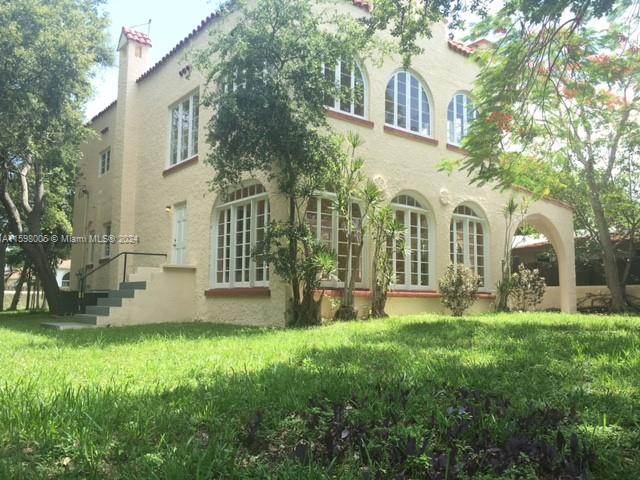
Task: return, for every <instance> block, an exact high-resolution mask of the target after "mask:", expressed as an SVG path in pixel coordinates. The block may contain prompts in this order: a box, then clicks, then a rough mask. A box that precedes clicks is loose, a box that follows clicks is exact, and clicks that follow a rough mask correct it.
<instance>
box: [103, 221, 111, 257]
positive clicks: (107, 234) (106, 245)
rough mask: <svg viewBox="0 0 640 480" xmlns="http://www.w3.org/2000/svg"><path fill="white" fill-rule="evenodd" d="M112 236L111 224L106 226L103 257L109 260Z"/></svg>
mask: <svg viewBox="0 0 640 480" xmlns="http://www.w3.org/2000/svg"><path fill="white" fill-rule="evenodd" d="M110 236H111V222H109V223H105V224H104V238H103V240H104V251H103V257H104V258H107V257H110V256H111V242H110V241H109V237H110Z"/></svg>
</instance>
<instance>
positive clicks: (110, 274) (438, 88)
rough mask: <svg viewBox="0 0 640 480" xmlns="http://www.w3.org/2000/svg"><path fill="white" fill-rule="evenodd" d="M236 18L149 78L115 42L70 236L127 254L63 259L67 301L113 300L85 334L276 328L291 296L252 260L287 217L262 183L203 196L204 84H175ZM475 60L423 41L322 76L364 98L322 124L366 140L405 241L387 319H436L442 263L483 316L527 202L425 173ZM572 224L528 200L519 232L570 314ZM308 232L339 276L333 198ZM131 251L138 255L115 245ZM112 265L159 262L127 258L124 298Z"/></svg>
mask: <svg viewBox="0 0 640 480" xmlns="http://www.w3.org/2000/svg"><path fill="white" fill-rule="evenodd" d="M340 8H344V9H345V10H349V11H350V12H351V13H352V14H353V15H367V14H368V12H367V9H366V8H363V7H362V5H361V4H358V5H356V4H354V5H351V4H349V3H348V2H345V3H344V4H343V5H342V6H341V7H340ZM233 15H237V14H236V13H234V14H228V15H227V16H226V17H225V16H217V15H212V16H210V17H208V18H207V19H205V20H204V21H203V22H202V23H201V24H200V25H199V26H198V27H197V28H196V29H195V30H193V32H191V33H190V34H189V35H188V36H187V37H186V38H185V39H184V40H182V41H181V42H180V43H179V44H178V45H176V46H175V47H174V48H173V50H171V51H170V52H169V53H167V54H166V55H165V56H164V57H163V58H162V59H161V60H160V61H159V62H157V63H156V64H155V65H150V64H149V62H148V59H149V51H150V49H151V41H150V39H149V38H148V37H147V36H146V35H144V34H142V33H140V32H136V31H132V30H129V29H126V28H125V29H123V30H122V35H121V38H120V42H119V45H118V52H119V80H118V97H117V101H115V102H114V103H113V104H111V105H110V106H109V107H107V108H106V109H105V110H104V111H102V112H101V113H99V114H98V115H96V116H95V117H94V118H93V119H92V120H91V121H90V126H91V128H92V129H94V130H95V132H96V138H94V139H92V140H91V141H89V142H88V143H87V144H86V145H84V147H83V153H84V156H83V159H82V161H81V164H80V171H81V175H80V178H79V180H78V188H77V192H78V193H77V198H76V200H75V212H74V218H73V223H74V233H75V235H78V236H82V235H85V236H88V235H105V234H106V235H108V234H111V235H116V238H118V239H119V240H121V241H123V242H125V243H86V244H80V243H79V244H76V245H74V247H73V251H72V275H71V279H72V288H78V278H79V277H78V275H77V274H78V273H80V274H83V273H86V272H89V271H91V270H94V269H96V268H97V267H99V266H101V265H104V266H103V268H100V269H99V270H98V271H97V272H95V273H93V274H91V275H89V276H88V277H87V280H86V283H87V288H88V289H89V290H94V291H100V290H102V291H111V294H110V295H109V297H108V298H103V299H100V300H99V303H98V305H97V306H94V307H89V309H88V310H87V314H88V315H87V316H85V317H84V320H85V321H88V322H94V323H96V324H98V325H121V324H131V323H148V322H164V321H188V320H203V321H211V322H230V323H242V324H259V325H283V324H284V321H285V306H286V303H287V298H288V297H289V295H290V292H289V286H288V285H287V284H286V283H284V282H283V281H281V280H280V279H279V278H277V277H276V276H275V275H273V274H272V275H269V271H268V268H267V266H266V265H263V264H260V263H257V262H256V261H254V260H253V259H252V258H251V255H250V251H251V246H252V245H254V244H255V243H256V240H257V239H258V238H259V237H260V236H261V235H262V234H263V233H264V229H265V228H266V227H267V225H268V222H269V219H270V218H271V219H273V218H279V216H282V215H283V214H284V212H285V210H286V209H285V205H284V204H283V201H282V199H281V197H280V196H279V195H277V192H275V190H274V187H273V186H272V185H269V184H267V183H264V182H261V181H260V180H259V179H249V178H248V179H247V180H246V182H245V183H244V184H243V185H239V186H238V188H237V190H235V191H233V192H226V194H225V195H218V194H217V193H216V192H212V191H210V189H209V185H208V180H210V179H211V178H212V177H213V171H212V168H211V167H210V166H209V165H207V164H206V163H205V162H204V158H205V157H206V155H207V152H208V149H209V146H208V145H207V144H206V143H205V140H204V139H205V126H206V124H207V121H208V119H209V118H210V115H211V112H207V111H206V110H205V109H203V108H199V93H200V92H201V91H202V89H203V87H204V85H203V82H204V79H203V78H202V76H201V75H199V74H198V72H195V71H194V72H191V74H190V75H186V73H187V72H188V71H189V70H190V67H189V66H188V65H187V64H186V63H185V61H184V58H185V57H184V55H183V53H185V52H186V51H188V50H189V49H193V48H200V47H204V46H205V45H206V43H207V41H208V31H209V30H210V29H216V28H225V25H228V22H230V21H232V20H230V18H229V17H232V16H233ZM474 47H476V46H474V45H471V46H464V45H462V44H460V43H458V42H454V41H452V40H449V39H448V37H447V33H446V31H445V26H444V25H440V26H438V25H436V26H435V27H434V32H433V36H432V38H430V39H426V40H424V53H423V54H421V55H419V56H417V57H415V58H414V59H413V62H412V66H411V69H410V70H404V69H403V68H402V63H401V61H400V59H399V58H387V59H386V60H385V62H384V64H382V65H375V66H374V65H372V64H368V63H367V62H362V63H361V64H359V65H355V66H352V67H347V66H345V65H338V66H336V67H335V69H334V71H333V73H334V74H335V78H336V81H338V82H347V85H350V86H351V88H354V87H355V86H360V85H361V86H362V87H363V88H362V92H363V94H362V95H354V98H353V100H352V101H351V103H348V104H344V103H340V101H339V100H338V99H336V100H335V101H329V102H328V103H329V104H328V105H327V116H328V117H329V121H330V124H331V126H332V127H333V128H334V129H335V130H336V131H340V132H347V131H355V132H357V133H358V134H359V135H360V136H361V137H362V138H363V139H364V145H363V146H362V147H361V148H360V150H359V154H360V155H361V156H363V157H364V158H365V159H366V163H365V170H366V172H367V174H368V175H369V176H370V177H371V178H373V179H374V180H375V181H376V182H377V183H378V184H379V185H380V186H382V188H383V189H384V191H385V192H386V194H387V196H388V198H389V200H390V201H391V202H392V204H393V207H394V209H395V210H396V212H397V213H396V215H397V218H398V220H399V221H401V222H402V223H403V225H405V227H406V238H407V239H408V241H407V242H406V243H407V246H408V247H407V248H406V249H402V250H400V249H398V250H397V251H395V252H394V257H393V264H394V267H395V272H396V275H395V283H394V284H393V285H392V291H391V292H390V295H389V302H388V304H387V311H388V312H389V313H390V314H404V313H416V312H425V311H443V307H442V306H441V303H440V300H439V295H438V293H437V282H438V278H439V277H440V276H441V275H442V274H443V273H444V271H445V269H446V268H447V265H448V264H449V263H450V262H459V263H464V264H466V265H468V266H470V267H471V268H472V269H473V270H475V271H476V272H477V274H478V275H479V276H480V277H481V278H482V288H481V291H482V294H481V295H480V299H479V300H478V302H477V303H476V305H475V306H474V308H475V309H477V310H489V309H490V308H491V306H492V302H493V299H494V290H495V285H496V282H497V281H498V279H499V276H500V271H501V261H502V258H503V252H504V246H505V241H506V242H510V241H511V240H510V239H508V238H505V222H504V217H503V214H502V210H503V207H504V205H505V204H506V202H507V201H508V199H509V198H510V196H512V195H517V196H522V195H523V194H524V195H526V193H523V192H522V191H520V190H518V191H516V190H514V191H512V192H499V191H496V190H493V189H491V188H490V187H489V186H486V187H481V188H480V187H477V186H470V185H469V182H468V178H467V177H466V175H465V174H463V173H455V174H453V175H447V174H445V173H441V172H438V171H437V165H438V163H439V162H440V161H441V160H442V159H445V158H452V157H454V156H458V155H461V154H462V153H463V152H462V151H461V149H460V147H459V145H460V141H461V138H462V136H463V135H464V133H465V130H466V129H467V128H468V126H469V124H470V122H472V121H473V103H472V100H471V97H470V94H469V92H470V90H471V87H472V84H473V81H474V78H475V76H476V74H477V66H476V65H475V64H474V63H473V61H471V59H470V58H469V56H470V54H471V52H472V49H473V48H474ZM358 91H360V89H358ZM572 217H573V214H572V211H571V209H569V208H568V207H567V206H565V205H564V204H562V203H560V202H557V201H554V200H541V201H536V202H534V203H532V204H531V205H530V207H529V209H528V214H527V218H526V221H527V222H529V223H531V224H532V225H534V226H535V227H536V228H538V229H539V230H540V231H541V232H543V233H545V235H546V236H547V238H549V239H550V241H551V242H552V244H553V246H554V248H555V249H556V253H557V256H558V260H559V278H560V286H561V288H560V290H561V292H560V300H559V305H557V306H558V307H560V308H562V310H564V311H567V312H570V311H573V310H574V309H575V303H576V302H575V270H574V245H573V219H572ZM308 220H309V222H310V224H311V225H312V227H313V228H315V229H317V230H316V231H317V233H318V236H319V238H321V239H322V240H323V241H324V242H326V243H327V244H328V245H331V246H332V247H333V248H334V249H335V251H336V252H337V253H338V259H339V264H340V265H343V267H344V264H345V260H344V258H345V257H344V242H343V239H344V235H343V232H341V229H340V222H339V219H338V218H337V213H336V212H335V211H334V210H333V209H332V201H331V196H330V194H328V193H327V194H322V193H319V194H318V197H317V198H316V199H314V200H313V201H312V205H310V206H309V214H308ZM129 235H135V236H137V238H138V243H136V244H129V243H126V242H128V240H129V237H128V236H129ZM125 251H128V252H138V253H160V254H166V258H165V257H161V256H142V255H139V256H138V255H136V256H127V260H126V262H127V264H126V269H127V270H126V272H127V275H126V276H127V280H128V283H126V284H124V285H122V286H120V285H119V284H120V282H121V281H122V280H123V278H122V277H123V270H124V268H125V264H124V262H125V260H124V256H119V257H117V258H116V259H115V260H112V261H109V260H110V259H112V258H113V257H114V256H116V255H118V254H119V253H122V252H125ZM370 263H371V248H369V249H365V254H364V259H363V262H362V266H361V282H360V283H359V285H358V287H359V289H358V292H357V306H358V308H359V310H360V314H364V313H366V311H367V303H368V302H369V301H370V295H369V291H368V288H369V285H370V278H369V273H370V270H371V268H370ZM338 277H340V272H338ZM142 282H144V283H142ZM338 286H339V282H335V281H334V282H333V283H331V284H327V287H334V288H335V287H338ZM327 291H328V293H329V294H328V295H327V300H326V301H325V302H324V303H323V315H325V316H331V308H332V305H333V303H335V302H331V297H332V295H333V296H337V295H338V291H337V290H335V291H332V290H331V289H330V288H329V289H328V290H327Z"/></svg>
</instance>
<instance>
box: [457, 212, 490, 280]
mask: <svg viewBox="0 0 640 480" xmlns="http://www.w3.org/2000/svg"><path fill="white" fill-rule="evenodd" d="M485 232H486V228H485V222H484V220H483V219H482V218H481V217H480V216H479V215H478V214H477V213H476V212H475V211H474V210H473V209H472V208H470V207H468V206H466V205H460V206H458V207H456V209H455V210H454V211H453V217H452V219H451V235H450V252H451V262H452V263H453V264H464V265H466V266H467V267H469V268H470V269H471V270H473V271H474V272H475V273H476V274H477V275H478V276H479V277H480V286H481V287H484V286H485V285H486V278H485V277H486V273H487V270H486V262H485V259H486V258H487V251H486V250H487V247H486V241H485V240H486V233H485Z"/></svg>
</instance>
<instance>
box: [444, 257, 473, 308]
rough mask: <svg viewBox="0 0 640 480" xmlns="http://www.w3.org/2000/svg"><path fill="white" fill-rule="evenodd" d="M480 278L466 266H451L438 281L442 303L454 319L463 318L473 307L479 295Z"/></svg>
mask: <svg viewBox="0 0 640 480" xmlns="http://www.w3.org/2000/svg"><path fill="white" fill-rule="evenodd" d="M479 285H480V277H478V275H476V274H475V273H474V272H473V271H472V270H470V269H469V268H467V267H465V266H464V265H459V264H458V265H454V264H450V265H449V267H448V268H447V271H446V272H445V274H444V275H443V276H442V278H440V280H439V281H438V287H439V289H440V294H441V295H442V297H441V299H442V303H443V305H444V306H445V307H447V308H448V309H449V310H451V313H452V314H453V316H454V317H461V316H462V314H463V313H464V312H465V310H466V309H467V308H469V307H470V306H471V305H473V302H475V300H476V294H477V293H478V286H479Z"/></svg>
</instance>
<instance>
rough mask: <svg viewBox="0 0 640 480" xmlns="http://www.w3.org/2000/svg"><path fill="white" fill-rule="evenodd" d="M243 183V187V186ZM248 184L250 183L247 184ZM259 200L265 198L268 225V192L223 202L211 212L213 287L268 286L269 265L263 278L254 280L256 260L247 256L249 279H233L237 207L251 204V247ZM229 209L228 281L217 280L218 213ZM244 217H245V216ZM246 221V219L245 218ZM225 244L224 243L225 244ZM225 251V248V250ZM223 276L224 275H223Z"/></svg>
mask: <svg viewBox="0 0 640 480" xmlns="http://www.w3.org/2000/svg"><path fill="white" fill-rule="evenodd" d="M246 186H247V185H245V186H244V187H243V188H245V187H246ZM248 186H250V185H248ZM260 200H266V203H265V228H267V227H268V225H269V219H270V215H271V206H270V202H269V194H268V192H266V191H264V192H260V193H258V194H254V195H250V196H247V197H243V198H239V199H237V200H232V201H230V202H224V203H222V204H220V205H218V206H216V208H215V209H214V213H213V221H212V223H213V225H212V230H211V231H212V237H213V238H212V249H213V253H212V256H211V258H212V260H213V261H212V262H211V285H213V287H214V288H250V287H268V286H269V276H270V275H269V266H268V265H264V267H263V268H264V278H263V280H256V261H255V260H254V259H253V258H251V257H249V260H248V262H249V264H248V268H249V281H242V280H241V281H236V280H235V274H236V272H235V270H236V268H235V261H236V255H235V252H236V235H237V230H236V226H237V207H238V206H241V205H250V206H251V216H250V217H249V218H251V224H250V230H249V243H250V245H251V246H252V248H253V247H254V246H255V245H256V236H257V235H256V227H257V222H256V218H257V211H258V208H257V206H258V202H259V201H260ZM227 210H228V211H229V215H230V220H229V222H230V223H229V227H230V233H229V252H232V253H231V256H230V258H229V281H228V282H218V281H217V276H218V247H219V243H218V224H219V219H220V215H222V214H223V212H226V211H227ZM245 218H246V217H245ZM245 221H246V220H245ZM225 246H226V245H225ZM225 251H226V250H225ZM225 260H226V259H223V265H224V264H225ZM223 276H224V275H223Z"/></svg>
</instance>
